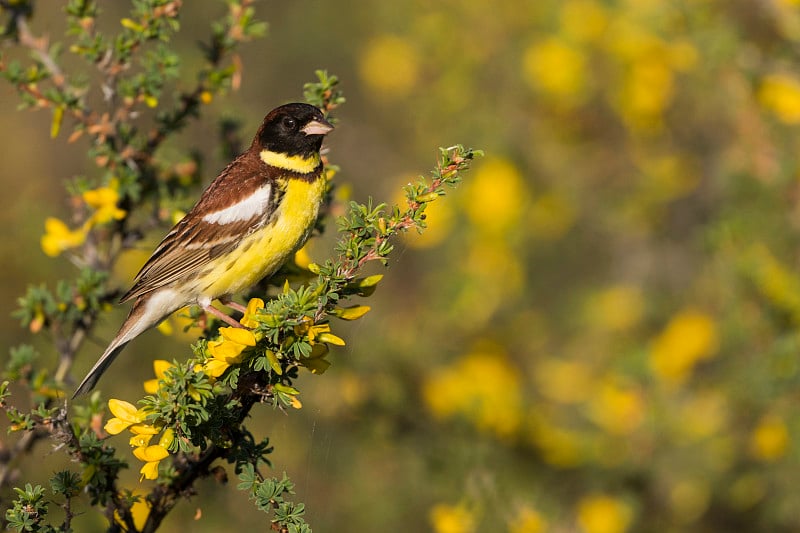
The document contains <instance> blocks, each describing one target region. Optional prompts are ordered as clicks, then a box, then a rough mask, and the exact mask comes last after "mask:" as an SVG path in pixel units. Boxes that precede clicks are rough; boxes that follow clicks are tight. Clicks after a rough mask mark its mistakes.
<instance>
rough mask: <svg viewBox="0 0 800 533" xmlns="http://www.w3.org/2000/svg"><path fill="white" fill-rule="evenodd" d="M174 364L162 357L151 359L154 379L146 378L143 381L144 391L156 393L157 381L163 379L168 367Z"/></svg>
mask: <svg viewBox="0 0 800 533" xmlns="http://www.w3.org/2000/svg"><path fill="white" fill-rule="evenodd" d="M172 366H174V365H173V364H172V363H170V362H169V361H165V360H164V359H156V360H155V361H153V372H154V373H155V375H156V377H155V379H148V380H147V381H145V382H144V391H145V392H146V393H147V394H157V393H158V382H159V381H160V380H162V379H164V374H165V372H166V371H167V369H168V368H170V367H172Z"/></svg>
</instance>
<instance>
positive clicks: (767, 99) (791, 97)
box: [758, 74, 800, 124]
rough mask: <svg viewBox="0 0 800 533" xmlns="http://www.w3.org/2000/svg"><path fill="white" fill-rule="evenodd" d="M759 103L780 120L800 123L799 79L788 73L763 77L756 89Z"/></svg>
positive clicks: (787, 122)
mask: <svg viewBox="0 0 800 533" xmlns="http://www.w3.org/2000/svg"><path fill="white" fill-rule="evenodd" d="M758 100H759V102H761V105H762V106H764V107H765V108H766V109H767V110H769V111H771V112H772V113H773V114H774V115H775V116H776V117H777V118H778V119H779V120H780V121H781V122H784V123H786V124H798V123H800V80H798V79H797V78H796V77H795V76H791V75H789V74H773V75H771V76H767V77H766V78H764V81H763V82H762V83H761V87H760V88H759V90H758Z"/></svg>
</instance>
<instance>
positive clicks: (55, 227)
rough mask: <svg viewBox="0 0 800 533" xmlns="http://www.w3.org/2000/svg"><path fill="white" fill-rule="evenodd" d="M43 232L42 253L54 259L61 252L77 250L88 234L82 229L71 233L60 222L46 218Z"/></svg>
mask: <svg viewBox="0 0 800 533" xmlns="http://www.w3.org/2000/svg"><path fill="white" fill-rule="evenodd" d="M44 231H45V234H44V235H42V239H41V246H42V250H43V251H44V253H45V254H47V255H49V256H50V257H56V256H58V255H59V254H61V252H64V251H66V250H69V249H71V248H77V247H78V246H80V245H81V244H83V243H84V242H85V241H86V235H87V233H88V231H87V230H86V229H84V228H81V229H77V230H75V231H72V230H70V229H69V227H68V226H67V225H66V224H64V223H63V222H62V221H61V220H59V219H57V218H53V217H48V218H47V219H46V220H45V221H44Z"/></svg>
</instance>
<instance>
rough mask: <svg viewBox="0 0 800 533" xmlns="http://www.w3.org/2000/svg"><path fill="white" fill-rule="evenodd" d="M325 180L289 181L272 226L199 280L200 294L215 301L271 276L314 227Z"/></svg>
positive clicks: (254, 236) (245, 241)
mask: <svg viewBox="0 0 800 533" xmlns="http://www.w3.org/2000/svg"><path fill="white" fill-rule="evenodd" d="M324 190H325V180H324V179H318V180H316V181H314V182H313V183H307V182H304V181H300V180H291V181H290V182H289V184H288V185H287V188H286V192H285V194H284V196H283V201H282V202H281V206H280V208H279V210H278V212H277V213H276V214H275V215H274V216H273V219H272V223H271V224H270V225H269V226H266V227H264V228H262V229H260V230H259V231H257V232H255V233H253V234H252V235H250V236H248V237H247V238H246V239H245V240H244V241H242V243H241V244H240V245H239V247H238V248H237V249H236V250H235V251H234V252H232V253H231V254H229V255H228V256H227V257H224V256H223V257H220V258H218V259H217V260H216V261H217V262H218V263H219V264H217V265H215V266H213V267H212V268H210V269H209V270H208V271H207V272H203V273H202V274H201V275H200V276H199V278H198V282H199V285H200V286H199V287H198V289H199V291H198V292H199V293H200V294H202V295H203V296H204V297H206V298H210V299H214V298H217V297H219V296H223V295H232V294H236V293H238V292H241V291H243V290H244V289H247V288H248V287H250V286H252V285H254V284H256V283H257V282H258V281H260V280H261V279H263V278H265V277H266V276H269V275H270V274H273V273H274V272H275V271H276V270H278V268H280V266H281V265H282V264H283V263H284V262H285V261H286V260H287V259H288V258H289V257H290V256H291V255H292V254H294V252H296V251H297V250H298V249H299V248H300V247H301V246H302V245H303V243H305V241H306V239H307V238H308V235H309V234H310V233H311V230H312V229H313V227H314V222H315V221H316V220H317V215H318V213H319V204H320V201H321V200H322V194H323V192H324Z"/></svg>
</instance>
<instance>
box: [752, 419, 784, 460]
mask: <svg viewBox="0 0 800 533" xmlns="http://www.w3.org/2000/svg"><path fill="white" fill-rule="evenodd" d="M788 447H789V430H788V429H787V428H786V423H785V422H784V421H783V419H782V418H780V417H778V416H776V415H767V416H765V417H763V418H762V419H761V420H760V421H759V423H758V426H756V428H755V429H754V430H753V433H752V435H751V437H750V452H751V453H752V455H753V457H755V458H756V459H759V460H761V461H764V462H773V461H776V460H777V459H780V458H781V457H783V456H784V455H785V454H786V451H787V449H788Z"/></svg>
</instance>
